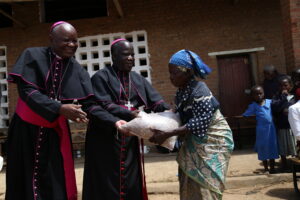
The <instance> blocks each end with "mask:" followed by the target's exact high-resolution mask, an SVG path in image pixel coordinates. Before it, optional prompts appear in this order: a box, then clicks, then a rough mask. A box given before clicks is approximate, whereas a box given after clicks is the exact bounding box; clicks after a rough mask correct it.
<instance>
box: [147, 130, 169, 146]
mask: <svg viewBox="0 0 300 200" xmlns="http://www.w3.org/2000/svg"><path fill="white" fill-rule="evenodd" d="M151 131H152V132H153V136H152V137H151V138H149V141H150V142H152V143H154V144H159V145H161V144H162V143H164V141H165V140H166V139H168V138H169V137H171V136H172V133H171V132H165V131H160V130H157V129H151Z"/></svg>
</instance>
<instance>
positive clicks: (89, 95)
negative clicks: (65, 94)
mask: <svg viewBox="0 0 300 200" xmlns="http://www.w3.org/2000/svg"><path fill="white" fill-rule="evenodd" d="M91 96H94V94H88V95H87V96H85V97H81V98H69V99H60V100H61V101H69V100H75V99H76V100H83V99H87V98H89V97H91Z"/></svg>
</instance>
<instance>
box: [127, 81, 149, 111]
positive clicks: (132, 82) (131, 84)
mask: <svg viewBox="0 0 300 200" xmlns="http://www.w3.org/2000/svg"><path fill="white" fill-rule="evenodd" d="M131 85H132V86H133V88H134V89H135V91H136V93H137V94H138V96H139V97H140V98H141V99H142V101H143V102H144V104H145V107H146V108H148V105H147V103H146V101H145V99H143V97H142V95H141V94H140V93H139V91H138V89H137V88H136V87H135V85H134V84H133V82H131Z"/></svg>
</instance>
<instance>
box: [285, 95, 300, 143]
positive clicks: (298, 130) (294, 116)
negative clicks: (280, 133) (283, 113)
mask: <svg viewBox="0 0 300 200" xmlns="http://www.w3.org/2000/svg"><path fill="white" fill-rule="evenodd" d="M288 119H289V123H290V126H291V129H292V131H293V133H294V136H295V137H296V139H297V140H299V141H300V100H298V102H297V103H295V104H294V105H292V106H290V107H289V115H288Z"/></svg>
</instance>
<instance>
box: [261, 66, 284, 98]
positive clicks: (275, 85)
mask: <svg viewBox="0 0 300 200" xmlns="http://www.w3.org/2000/svg"><path fill="white" fill-rule="evenodd" d="M263 73H264V81H263V89H264V93H265V98H266V99H272V98H273V96H274V95H275V94H276V93H277V92H278V89H279V82H278V80H279V78H280V76H281V75H280V74H279V73H278V71H277V70H276V68H275V67H274V66H273V65H266V66H265V67H264V69H263Z"/></svg>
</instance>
